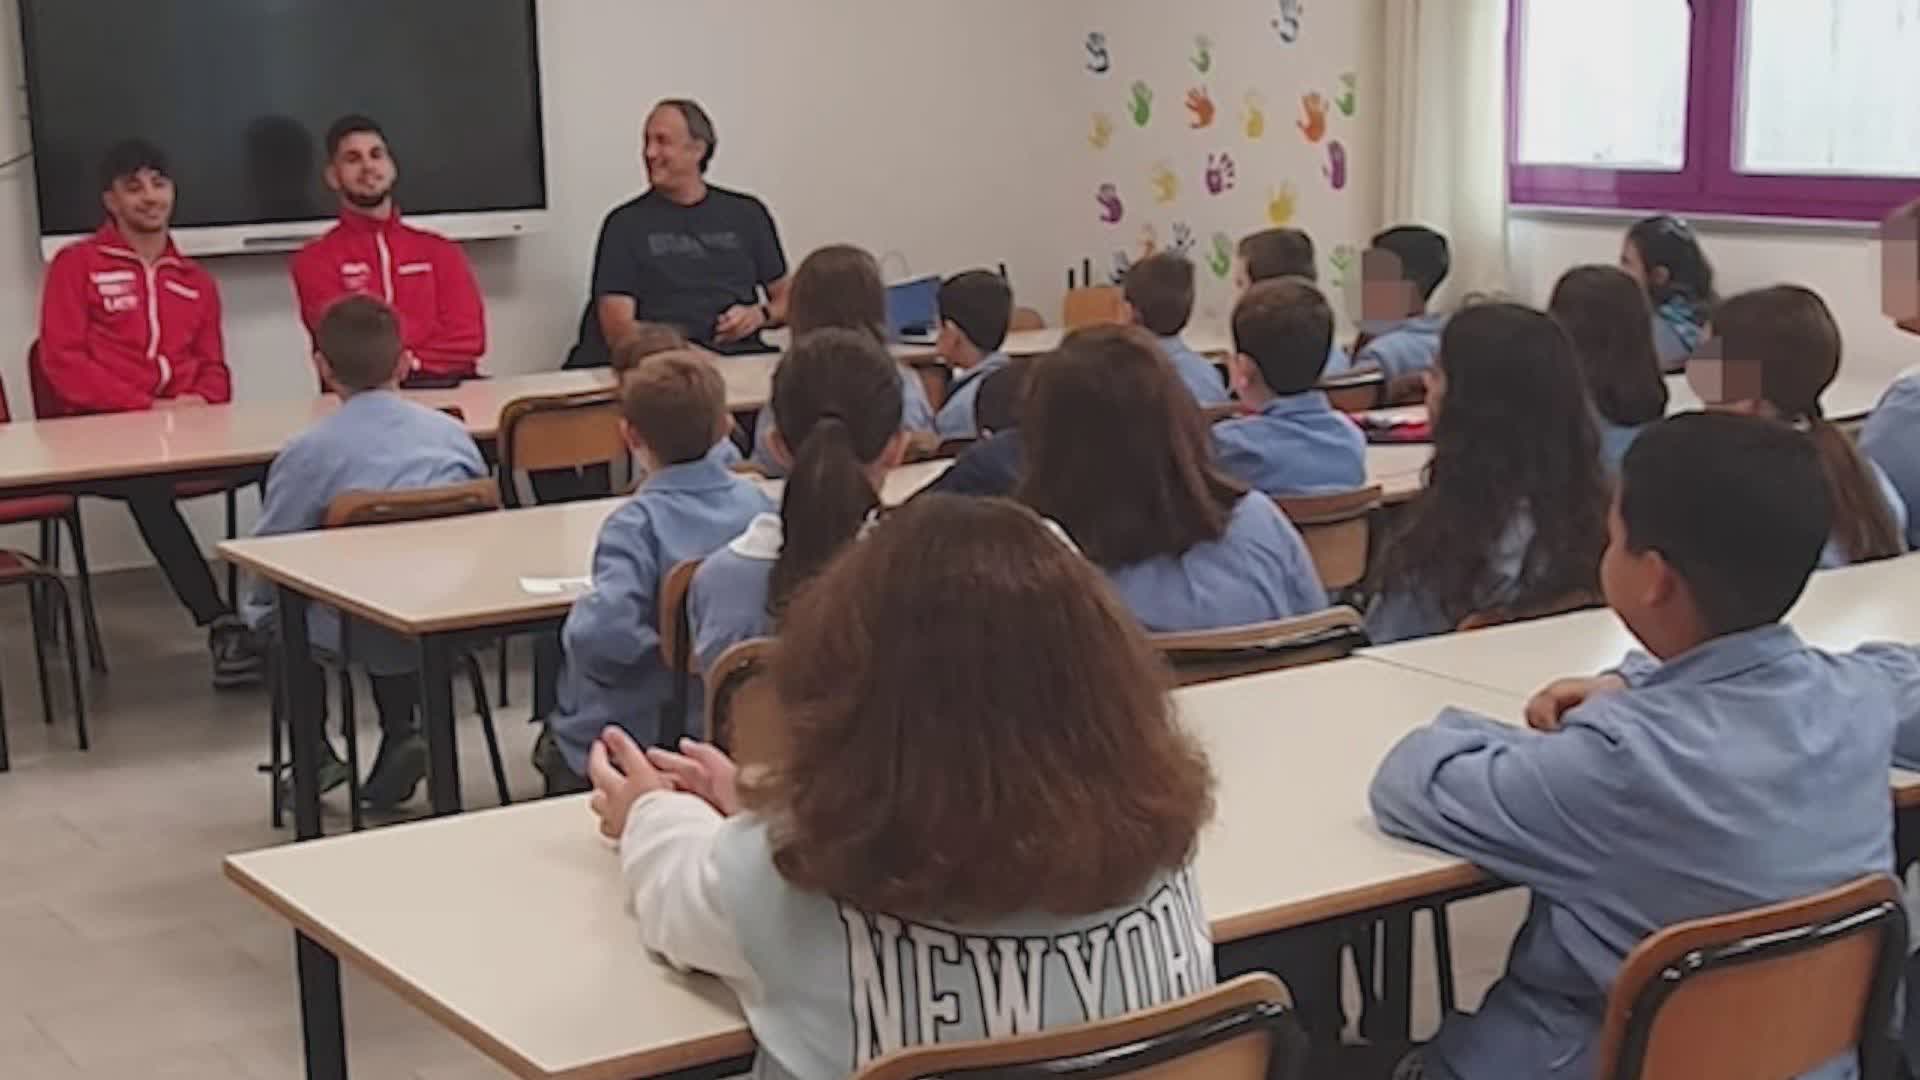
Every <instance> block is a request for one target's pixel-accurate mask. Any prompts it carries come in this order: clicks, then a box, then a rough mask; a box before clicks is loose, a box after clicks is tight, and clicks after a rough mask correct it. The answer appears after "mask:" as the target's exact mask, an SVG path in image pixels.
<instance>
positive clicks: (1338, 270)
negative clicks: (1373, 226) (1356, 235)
mask: <svg viewBox="0 0 1920 1080" xmlns="http://www.w3.org/2000/svg"><path fill="white" fill-rule="evenodd" d="M1359 261H1360V253H1359V252H1358V251H1355V250H1354V248H1353V245H1352V244H1341V245H1340V246H1339V247H1337V248H1334V249H1333V254H1331V255H1328V256H1327V265H1328V266H1330V267H1332V268H1333V274H1332V275H1331V280H1330V281H1329V282H1328V283H1329V284H1330V285H1332V286H1333V287H1334V288H1335V289H1344V288H1346V287H1347V284H1348V283H1349V282H1351V281H1352V280H1353V268H1354V266H1355V264H1357V263H1358V262H1359Z"/></svg>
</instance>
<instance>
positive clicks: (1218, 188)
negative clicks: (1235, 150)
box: [1207, 154, 1237, 195]
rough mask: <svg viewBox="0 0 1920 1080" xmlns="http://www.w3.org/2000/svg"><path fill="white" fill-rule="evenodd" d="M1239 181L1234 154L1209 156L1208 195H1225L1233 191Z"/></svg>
mask: <svg viewBox="0 0 1920 1080" xmlns="http://www.w3.org/2000/svg"><path fill="white" fill-rule="evenodd" d="M1236 179H1237V175H1236V173H1235V168H1234V164H1233V155H1232V154H1208V155H1207V193H1208V194H1209V195H1224V194H1226V193H1227V192H1229V191H1232V190H1233V185H1234V182H1235V181H1236Z"/></svg>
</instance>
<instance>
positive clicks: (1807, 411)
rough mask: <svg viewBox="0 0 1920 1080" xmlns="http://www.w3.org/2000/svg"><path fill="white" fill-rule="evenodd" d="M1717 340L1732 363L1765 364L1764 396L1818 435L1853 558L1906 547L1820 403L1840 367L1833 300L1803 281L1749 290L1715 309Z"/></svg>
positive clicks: (1838, 533)
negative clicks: (1831, 308)
mask: <svg viewBox="0 0 1920 1080" xmlns="http://www.w3.org/2000/svg"><path fill="white" fill-rule="evenodd" d="M1713 340H1714V344H1713V345H1712V346H1710V349H1709V351H1710V352H1717V353H1718V354H1719V356H1720V358H1721V359H1722V361H1723V362H1725V363H1726V364H1728V365H1729V366H1730V367H1732V368H1739V367H1742V366H1746V365H1753V366H1756V367H1758V368H1759V386H1760V395H1761V397H1762V398H1763V399H1764V400H1765V401H1766V402H1767V404H1768V405H1771V406H1772V407H1773V410H1774V412H1775V413H1777V414H1778V416H1779V419H1781V420H1783V421H1785V422H1787V423H1789V424H1793V425H1797V426H1800V427H1804V428H1805V429H1806V431H1807V434H1808V436H1809V437H1811V438H1812V440H1813V445H1814V449H1815V450H1817V451H1818V452H1819V454H1820V466H1821V468H1823V469H1825V470H1826V474H1827V488H1828V490H1829V492H1830V493H1831V497H1832V499H1833V533H1834V539H1835V540H1836V541H1837V542H1838V543H1839V545H1840V548H1841V550H1843V551H1845V552H1846V553H1847V556H1848V558H1849V559H1851V560H1852V561H1854V562H1866V561H1868V560H1870V559H1884V558H1888V557H1890V556H1893V555H1899V554H1901V553H1902V552H1903V551H1904V550H1905V546H1906V545H1905V543H1904V540H1903V538H1902V537H1901V535H1900V525H1899V523H1898V522H1897V521H1895V520H1894V517H1893V512H1892V510H1890V509H1889V508H1888V506H1887V500H1886V496H1885V495H1884V494H1883V493H1882V492H1881V490H1880V482H1879V479H1878V477H1876V476H1875V475H1874V473H1873V471H1872V469H1871V467H1870V466H1868V464H1867V460H1866V458H1864V457H1862V456H1861V454H1860V451H1859V449H1858V448H1856V447H1855V446H1854V445H1853V440H1852V439H1850V438H1848V437H1847V434H1846V432H1844V431H1841V430H1840V429H1839V428H1837V427H1835V426H1834V425H1832V424H1829V423H1827V421H1826V417H1825V416H1824V414H1823V413H1822V411H1821V408H1820V396H1821V395H1822V394H1824V393H1826V391H1827V387H1829V386H1832V385H1833V380H1834V378H1835V377H1836V376H1837V375H1839V374H1840V349H1841V343H1840V326H1839V324H1838V323H1836V322H1834V319H1833V313H1832V312H1831V311H1829V310H1828V309H1827V304H1826V301H1824V300H1822V299H1820V297H1819V295H1818V294H1816V293H1814V292H1813V291H1811V290H1809V289H1803V288H1801V287H1799V286H1797V285H1777V286H1774V287H1773V288H1770V289H1756V290H1754V291H1753V292H1746V293H1741V294H1740V295H1739V296H1735V297H1733V298H1731V299H1729V300H1727V301H1725V302H1724V303H1722V304H1721V305H1720V306H1719V307H1716V308H1715V309H1714V311H1713Z"/></svg>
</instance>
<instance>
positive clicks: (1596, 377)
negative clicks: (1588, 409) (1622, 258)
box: [1547, 266, 1668, 478]
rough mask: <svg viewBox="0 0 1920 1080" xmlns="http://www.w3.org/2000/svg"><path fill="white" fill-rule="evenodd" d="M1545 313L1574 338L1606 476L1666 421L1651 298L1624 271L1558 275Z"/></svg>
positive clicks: (1594, 269)
mask: <svg viewBox="0 0 1920 1080" xmlns="http://www.w3.org/2000/svg"><path fill="white" fill-rule="evenodd" d="M1547 311H1548V312H1549V313H1550V314H1551V315H1552V316H1553V320H1554V321H1555V322H1557V323H1559V324H1560V328H1561V329H1562V330H1565V331H1566V332H1567V336H1568V337H1569V338H1571V339H1573V351H1574V355H1575V356H1576V357H1578V358H1579V361H1580V374H1581V375H1582V377H1584V378H1585V380H1586V383H1587V393H1588V395H1589V396H1590V397H1591V398H1592V399H1593V421H1594V424H1595V427H1596V429H1597V430H1598V432H1599V435H1600V461H1601V463H1602V464H1604V465H1605V466H1606V469H1607V476H1608V477H1610V478H1612V477H1618V476H1619V475H1620V462H1621V460H1622V459H1624V458H1625V457H1626V456H1627V449H1628V448H1629V447H1631V446H1632V445H1633V440H1634V439H1636V438H1638V437H1639V436H1640V432H1642V431H1644V430H1646V427H1647V425H1649V424H1652V423H1654V422H1656V421H1658V420H1660V419H1662V418H1663V417H1665V416H1666V415H1667V401H1668V390H1667V380H1666V378H1665V376H1664V375H1662V374H1661V371H1660V357H1659V356H1658V355H1657V354H1656V353H1655V352H1654V348H1653V337H1652V336H1651V335H1649V334H1648V333H1647V319H1648V318H1649V314H1648V311H1647V296H1646V293H1645V292H1643V291H1641V288H1640V286H1639V284H1638V283H1637V282H1635V281H1634V280H1633V278H1632V277H1631V276H1629V275H1628V274H1627V273H1626V272H1625V271H1623V270H1621V269H1619V268H1618V267H1613V266H1579V267H1575V268H1574V269H1572V270H1569V271H1567V272H1566V273H1565V274H1564V275H1562V276H1561V278H1560V282H1559V284H1557V285H1555V286H1554V288H1553V299H1552V300H1551V301H1550V302H1549V303H1548V305H1547Z"/></svg>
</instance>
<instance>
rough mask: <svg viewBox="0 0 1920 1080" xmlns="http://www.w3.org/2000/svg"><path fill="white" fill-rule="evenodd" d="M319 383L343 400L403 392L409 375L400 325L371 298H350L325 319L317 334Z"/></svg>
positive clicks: (333, 309)
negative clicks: (390, 390) (387, 391)
mask: <svg viewBox="0 0 1920 1080" xmlns="http://www.w3.org/2000/svg"><path fill="white" fill-rule="evenodd" d="M313 346H314V361H315V363H317V364H318V365H319V367H320V377H321V378H322V379H324V380H325V381H326V383H327V385H328V386H330V387H332V388H333V389H334V390H335V391H336V392H337V393H339V394H340V396H341V397H352V396H353V395H354V394H357V393H360V392H361V391H364V390H378V389H380V388H382V387H391V386H398V385H399V384H400V380H401V379H402V378H403V377H404V376H405V374H406V347H405V346H404V345H403V344H402V343H401V340H400V319H399V317H398V316H396V315H395V314H394V313H393V309H392V308H390V307H388V306H387V305H386V304H384V303H382V302H381V301H379V300H377V299H375V298H373V297H371V296H358V295H356V296H348V297H344V298H342V299H340V300H337V301H335V302H334V304H333V305H332V306H331V307H329V308H327V311H326V314H324V315H322V316H321V317H320V326H319V327H318V328H317V329H316V330H315V331H314V334H313Z"/></svg>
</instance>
